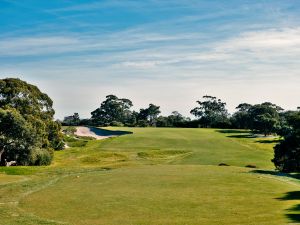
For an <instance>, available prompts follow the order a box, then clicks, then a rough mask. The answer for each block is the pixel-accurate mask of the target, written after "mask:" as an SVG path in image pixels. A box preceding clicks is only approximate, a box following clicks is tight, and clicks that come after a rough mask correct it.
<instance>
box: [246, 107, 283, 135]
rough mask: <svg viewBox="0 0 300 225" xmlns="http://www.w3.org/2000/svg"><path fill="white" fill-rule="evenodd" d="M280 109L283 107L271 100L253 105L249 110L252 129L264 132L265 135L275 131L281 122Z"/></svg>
mask: <svg viewBox="0 0 300 225" xmlns="http://www.w3.org/2000/svg"><path fill="white" fill-rule="evenodd" d="M280 111H282V108H280V107H279V106H277V105H275V104H272V103H270V102H265V103H262V104H257V105H253V106H251V107H250V108H249V110H248V113H249V117H250V129H251V130H253V131H257V132H259V133H263V134H264V135H265V136H266V135H269V134H271V133H272V132H275V131H276V126H277V125H278V124H279V112H280Z"/></svg>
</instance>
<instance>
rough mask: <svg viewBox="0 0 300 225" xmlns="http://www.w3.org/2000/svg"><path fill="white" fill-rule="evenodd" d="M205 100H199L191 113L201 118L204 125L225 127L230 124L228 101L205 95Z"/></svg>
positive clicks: (200, 120)
mask: <svg viewBox="0 0 300 225" xmlns="http://www.w3.org/2000/svg"><path fill="white" fill-rule="evenodd" d="M203 99H204V101H197V103H198V104H199V106H198V107H196V108H194V109H192V110H191V114H193V115H194V116H195V117H197V118H199V122H200V124H201V126H203V127H220V128H221V127H223V126H227V125H229V119H228V116H229V114H228V111H227V109H226V103H225V102H222V101H221V99H217V98H216V97H213V96H208V95H205V96H203Z"/></svg>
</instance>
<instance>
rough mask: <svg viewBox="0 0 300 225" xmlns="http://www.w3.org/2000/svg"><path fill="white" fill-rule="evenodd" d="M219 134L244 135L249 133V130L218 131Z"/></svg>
mask: <svg viewBox="0 0 300 225" xmlns="http://www.w3.org/2000/svg"><path fill="white" fill-rule="evenodd" d="M217 132H219V133H222V134H237V133H239V134H244V133H247V134H248V133H249V131H247V130H236V129H227V130H217Z"/></svg>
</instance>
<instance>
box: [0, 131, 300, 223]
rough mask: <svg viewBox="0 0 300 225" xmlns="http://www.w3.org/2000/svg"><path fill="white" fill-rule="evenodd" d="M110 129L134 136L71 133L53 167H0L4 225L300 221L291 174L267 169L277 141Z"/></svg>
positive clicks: (227, 133) (217, 133)
mask: <svg viewBox="0 0 300 225" xmlns="http://www.w3.org/2000/svg"><path fill="white" fill-rule="evenodd" d="M110 129H112V130H123V131H128V132H132V134H128V135H124V136H120V137H114V138H109V139H105V140H100V141H97V140H88V139H86V138H83V139H81V138H79V139H77V138H72V137H69V139H68V140H67V141H68V145H69V146H70V145H72V144H73V146H74V147H71V148H68V149H66V150H64V151H59V152H56V153H55V158H54V162H53V164H52V165H51V166H48V167H10V168H0V173H2V177H1V174H0V196H1V197H0V216H1V220H0V224H22V225H23V224H24V225H26V224H79V225H80V224H205V225H206V224H207V225H210V224H251V225H252V224H266V225H267V224H268V225H269V224H270V225H272V224H274V225H277V224H278V225H282V224H286V223H288V222H300V219H299V220H298V219H297V218H298V217H297V215H298V210H297V208H295V207H296V206H297V204H300V198H293V199H292V198H289V199H286V198H285V196H288V195H289V193H295V192H296V191H297V190H298V189H299V184H298V182H297V180H295V179H292V178H285V177H283V176H275V175H270V174H271V173H269V174H268V173H267V172H266V171H272V170H273V169H274V167H273V165H272V163H271V159H272V157H273V149H272V148H273V146H274V144H275V142H276V138H255V137H253V136H251V135H249V134H248V133H247V131H242V130H214V129H175V128H110ZM82 143H84V144H82ZM220 163H225V164H228V165H231V166H229V167H228V166H227V167H219V166H217V165H219V164H220ZM246 165H255V166H256V167H258V168H259V169H261V170H262V171H264V173H252V171H253V169H249V168H245V166H246ZM3 174H6V175H3ZM8 174H11V175H13V174H15V175H18V176H10V175H8ZM13 177H18V178H17V179H16V180H13V182H9V179H14V178H13ZM24 178H25V179H24ZM23 179H24V180H23ZM1 182H2V183H1ZM1 184H2V185H1ZM295 215H296V216H295Z"/></svg>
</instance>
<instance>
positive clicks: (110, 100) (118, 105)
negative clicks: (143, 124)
mask: <svg viewBox="0 0 300 225" xmlns="http://www.w3.org/2000/svg"><path fill="white" fill-rule="evenodd" d="M131 107H132V102H131V101H130V100H129V99H126V98H118V97H117V96H115V95H107V96H106V100H105V101H103V102H102V103H101V105H100V107H99V108H97V109H96V110H94V111H93V112H91V114H92V121H93V122H94V123H95V124H97V125H110V124H111V123H113V122H119V123H126V122H127V120H129V118H130V116H131V111H130V108H131Z"/></svg>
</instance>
